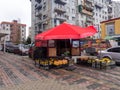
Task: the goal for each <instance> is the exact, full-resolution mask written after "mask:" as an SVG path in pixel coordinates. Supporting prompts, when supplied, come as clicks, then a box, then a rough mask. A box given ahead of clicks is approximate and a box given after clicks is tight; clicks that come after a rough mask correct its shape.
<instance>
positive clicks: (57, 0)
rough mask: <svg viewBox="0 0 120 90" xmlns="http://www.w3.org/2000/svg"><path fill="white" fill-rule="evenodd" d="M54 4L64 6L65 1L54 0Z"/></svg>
mask: <svg viewBox="0 0 120 90" xmlns="http://www.w3.org/2000/svg"><path fill="white" fill-rule="evenodd" d="M55 3H56V4H61V5H65V4H66V1H65V0H55Z"/></svg>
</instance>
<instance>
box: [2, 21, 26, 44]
mask: <svg viewBox="0 0 120 90" xmlns="http://www.w3.org/2000/svg"><path fill="white" fill-rule="evenodd" d="M1 29H2V30H3V31H7V32H8V35H7V36H5V38H6V41H12V42H13V43H20V42H24V41H25V40H26V24H21V23H18V21H17V20H13V21H12V22H6V21H3V22H1Z"/></svg>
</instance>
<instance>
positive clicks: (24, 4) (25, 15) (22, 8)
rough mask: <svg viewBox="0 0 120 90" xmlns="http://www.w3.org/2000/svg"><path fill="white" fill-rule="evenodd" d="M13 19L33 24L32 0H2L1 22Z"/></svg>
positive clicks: (0, 9) (0, 2)
mask: <svg viewBox="0 0 120 90" xmlns="http://www.w3.org/2000/svg"><path fill="white" fill-rule="evenodd" d="M114 1H120V0H114ZM12 20H20V21H21V23H23V24H26V25H27V27H29V26H30V25H31V2H30V0H0V22H1V21H8V22H11V21H12Z"/></svg>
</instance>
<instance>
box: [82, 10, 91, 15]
mask: <svg viewBox="0 0 120 90" xmlns="http://www.w3.org/2000/svg"><path fill="white" fill-rule="evenodd" d="M82 13H84V14H87V15H90V16H93V12H90V11H88V10H86V9H82Z"/></svg>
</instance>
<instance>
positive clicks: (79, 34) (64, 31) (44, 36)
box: [35, 23, 97, 40]
mask: <svg viewBox="0 0 120 90" xmlns="http://www.w3.org/2000/svg"><path fill="white" fill-rule="evenodd" d="M96 32H97V30H96V29H95V28H94V27H93V26H89V27H86V28H82V27H80V26H76V25H70V24H67V23H63V24H60V25H59V26H56V27H54V28H52V29H50V30H47V31H45V32H43V33H40V34H38V35H36V36H35V39H36V40H50V39H80V38H85V37H88V36H92V35H94V34H95V33H96Z"/></svg>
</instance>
